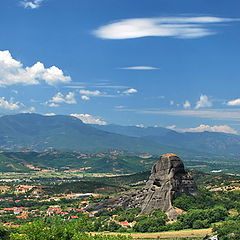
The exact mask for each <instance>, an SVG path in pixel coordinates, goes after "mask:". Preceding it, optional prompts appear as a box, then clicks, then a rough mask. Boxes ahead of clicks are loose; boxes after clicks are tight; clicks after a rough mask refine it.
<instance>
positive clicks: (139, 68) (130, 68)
mask: <svg viewBox="0 0 240 240" xmlns="http://www.w3.org/2000/svg"><path fill="white" fill-rule="evenodd" d="M120 69H125V70H157V69H159V68H157V67H151V66H133V67H123V68H120Z"/></svg>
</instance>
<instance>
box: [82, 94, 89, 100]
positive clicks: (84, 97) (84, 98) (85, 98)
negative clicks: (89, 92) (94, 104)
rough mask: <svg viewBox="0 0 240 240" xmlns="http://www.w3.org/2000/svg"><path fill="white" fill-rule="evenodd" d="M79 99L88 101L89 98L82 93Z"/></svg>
mask: <svg viewBox="0 0 240 240" xmlns="http://www.w3.org/2000/svg"><path fill="white" fill-rule="evenodd" d="M81 99H82V100H84V101H88V100H89V99H90V97H88V96H86V95H83V96H81Z"/></svg>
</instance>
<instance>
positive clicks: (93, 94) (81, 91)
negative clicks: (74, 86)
mask: <svg viewBox="0 0 240 240" xmlns="http://www.w3.org/2000/svg"><path fill="white" fill-rule="evenodd" d="M79 93H80V94H83V95H86V96H100V95H102V93H101V92H100V91H99V90H95V91H90V90H86V89H82V90H79Z"/></svg>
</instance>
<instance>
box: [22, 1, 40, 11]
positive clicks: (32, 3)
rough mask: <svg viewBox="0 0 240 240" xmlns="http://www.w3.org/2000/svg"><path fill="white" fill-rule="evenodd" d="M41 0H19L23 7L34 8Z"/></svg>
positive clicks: (38, 5) (37, 6)
mask: <svg viewBox="0 0 240 240" xmlns="http://www.w3.org/2000/svg"><path fill="white" fill-rule="evenodd" d="M42 2H43V0H32V1H28V0H25V1H21V4H22V6H23V7H24V8H30V9H36V8H39V7H40V5H41V3H42Z"/></svg>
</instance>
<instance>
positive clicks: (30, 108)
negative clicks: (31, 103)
mask: <svg viewBox="0 0 240 240" xmlns="http://www.w3.org/2000/svg"><path fill="white" fill-rule="evenodd" d="M34 112H36V109H35V107H29V108H27V109H25V110H22V111H21V113H34Z"/></svg>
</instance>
